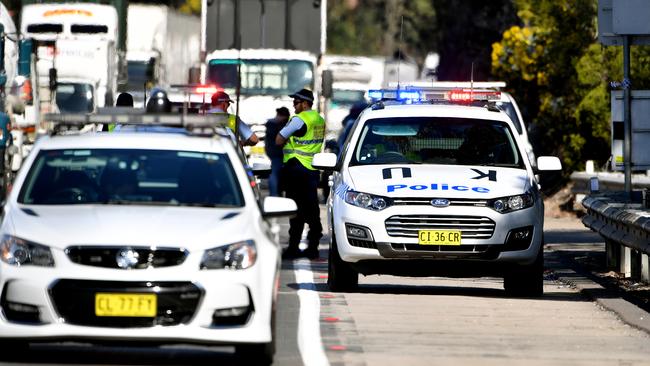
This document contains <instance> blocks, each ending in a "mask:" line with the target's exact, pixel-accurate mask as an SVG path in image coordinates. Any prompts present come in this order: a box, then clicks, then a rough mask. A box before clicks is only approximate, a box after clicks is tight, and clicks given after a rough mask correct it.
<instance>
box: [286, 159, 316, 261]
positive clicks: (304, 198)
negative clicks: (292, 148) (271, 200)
mask: <svg viewBox="0 0 650 366" xmlns="http://www.w3.org/2000/svg"><path fill="white" fill-rule="evenodd" d="M319 176H320V174H319V172H318V171H317V170H310V169H307V168H305V167H304V166H303V165H302V164H301V163H300V162H299V161H298V159H295V158H293V159H289V161H287V162H286V163H284V166H283V168H282V177H281V180H282V186H283V188H284V189H285V190H286V193H287V197H288V198H291V199H293V200H294V201H296V205H297V206H298V212H297V214H296V216H295V217H293V218H292V219H290V220H289V225H290V227H289V248H288V249H290V250H294V249H295V250H297V249H298V244H300V239H301V237H302V231H303V229H304V227H305V224H308V225H309V233H308V234H307V243H308V245H309V249H311V250H315V249H318V242H319V240H320V238H321V237H322V236H323V226H322V225H321V223H320V208H319V206H318V181H319Z"/></svg>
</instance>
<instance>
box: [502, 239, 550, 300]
mask: <svg viewBox="0 0 650 366" xmlns="http://www.w3.org/2000/svg"><path fill="white" fill-rule="evenodd" d="M503 287H504V288H505V290H506V293H507V294H508V295H510V296H524V297H539V296H542V294H543V293H544V249H543V246H542V248H540V250H539V253H538V254H537V258H536V259H535V262H533V263H532V264H530V265H528V266H520V267H516V268H513V269H511V270H510V271H508V272H507V273H506V275H505V276H504V278H503Z"/></svg>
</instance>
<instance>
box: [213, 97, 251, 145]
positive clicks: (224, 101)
mask: <svg viewBox="0 0 650 366" xmlns="http://www.w3.org/2000/svg"><path fill="white" fill-rule="evenodd" d="M233 102H234V101H233V100H232V99H230V96H229V95H228V94H227V93H226V92H224V91H218V92H216V93H214V94H212V99H211V105H212V108H211V109H210V110H208V113H212V114H225V115H227V116H228V127H229V128H230V129H231V130H232V131H233V132H235V126H237V132H238V133H239V141H240V142H241V144H242V145H255V144H257V143H258V142H259V141H260V139H259V137H257V135H256V134H255V132H253V130H251V128H250V127H249V126H248V125H247V124H246V123H244V121H242V120H241V118H239V117H236V116H235V115H234V114H230V113H228V107H229V106H230V103H233Z"/></svg>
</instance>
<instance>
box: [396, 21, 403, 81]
mask: <svg viewBox="0 0 650 366" xmlns="http://www.w3.org/2000/svg"><path fill="white" fill-rule="evenodd" d="M403 43H404V15H402V21H401V23H400V26H399V46H398V47H397V90H399V80H400V72H399V67H400V65H401V64H402V44H403Z"/></svg>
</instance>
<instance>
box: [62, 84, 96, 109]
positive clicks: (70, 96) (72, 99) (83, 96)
mask: <svg viewBox="0 0 650 366" xmlns="http://www.w3.org/2000/svg"><path fill="white" fill-rule="evenodd" d="M56 105H57V107H59V110H60V111H61V112H67V113H87V112H92V111H93V110H94V96H93V87H92V86H91V85H89V84H84V83H65V82H59V83H57V84H56Z"/></svg>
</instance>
